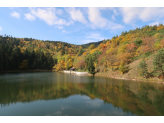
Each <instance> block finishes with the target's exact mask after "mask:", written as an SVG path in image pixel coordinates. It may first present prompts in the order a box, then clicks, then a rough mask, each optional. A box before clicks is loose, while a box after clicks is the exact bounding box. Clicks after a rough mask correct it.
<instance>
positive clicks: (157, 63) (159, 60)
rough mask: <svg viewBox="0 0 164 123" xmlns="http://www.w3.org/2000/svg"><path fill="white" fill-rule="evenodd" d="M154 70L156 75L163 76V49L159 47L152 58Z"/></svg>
mask: <svg viewBox="0 0 164 123" xmlns="http://www.w3.org/2000/svg"><path fill="white" fill-rule="evenodd" d="M153 65H154V70H155V71H156V72H158V73H157V74H158V75H162V76H164V50H163V49H161V50H159V51H158V52H157V54H156V55H155V57H154V59H153Z"/></svg>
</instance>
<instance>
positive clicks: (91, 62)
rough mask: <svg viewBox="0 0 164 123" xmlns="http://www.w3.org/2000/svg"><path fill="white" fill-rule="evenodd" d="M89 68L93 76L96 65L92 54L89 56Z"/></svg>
mask: <svg viewBox="0 0 164 123" xmlns="http://www.w3.org/2000/svg"><path fill="white" fill-rule="evenodd" d="M87 69H88V72H89V73H90V74H92V75H93V76H94V75H95V67H94V65H93V60H92V57H91V55H90V57H89V61H88V67H87Z"/></svg>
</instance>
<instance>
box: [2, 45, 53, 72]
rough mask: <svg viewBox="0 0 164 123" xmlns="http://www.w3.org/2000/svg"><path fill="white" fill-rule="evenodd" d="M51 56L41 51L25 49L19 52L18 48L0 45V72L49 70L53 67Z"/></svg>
mask: <svg viewBox="0 0 164 123" xmlns="http://www.w3.org/2000/svg"><path fill="white" fill-rule="evenodd" d="M54 64H55V63H54V60H53V58H52V56H51V55H50V54H49V53H47V54H44V53H43V52H42V51H37V52H35V51H34V50H31V51H30V50H28V49H26V50H25V52H21V50H20V48H19V47H18V46H14V47H13V46H12V44H11V45H10V44H8V43H6V44H5V43H2V44H0V71H5V70H16V69H21V70H23V69H51V68H52V67H53V65H54Z"/></svg>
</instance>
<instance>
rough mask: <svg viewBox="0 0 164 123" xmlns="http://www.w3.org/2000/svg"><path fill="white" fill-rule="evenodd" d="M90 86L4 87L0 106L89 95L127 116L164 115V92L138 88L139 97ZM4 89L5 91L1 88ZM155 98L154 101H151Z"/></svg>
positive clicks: (126, 90) (123, 89) (125, 88)
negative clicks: (109, 104)
mask: <svg viewBox="0 0 164 123" xmlns="http://www.w3.org/2000/svg"><path fill="white" fill-rule="evenodd" d="M90 79H91V80H90V81H89V82H88V83H71V82H64V83H62V82H61V83H55V84H54V83H31V84H28V85H25V83H17V84H13V83H7V84H6V83H1V87H0V103H1V105H2V106H3V105H6V104H10V103H16V102H23V103H24V102H31V101H36V100H52V99H59V98H67V97H69V96H71V95H75V94H80V95H87V96H89V97H90V98H91V99H94V98H99V99H101V100H103V101H104V103H111V104H112V105H113V106H114V107H117V108H119V107H120V108H122V109H123V111H124V112H127V113H128V112H129V111H130V112H131V113H132V114H137V115H164V88H162V87H161V88H155V87H153V86H150V85H143V84H141V85H140V86H139V89H136V90H138V92H137V93H134V92H132V91H131V88H130V86H129V85H128V84H124V83H117V84H116V83H114V82H113V83H108V82H102V83H100V82H94V81H92V77H91V78H90ZM2 87H3V88H2ZM151 98H152V99H151Z"/></svg>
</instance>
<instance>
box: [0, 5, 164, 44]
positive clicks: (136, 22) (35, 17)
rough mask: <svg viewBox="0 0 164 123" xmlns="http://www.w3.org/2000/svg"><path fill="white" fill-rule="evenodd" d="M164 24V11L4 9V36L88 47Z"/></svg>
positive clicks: (0, 10)
mask: <svg viewBox="0 0 164 123" xmlns="http://www.w3.org/2000/svg"><path fill="white" fill-rule="evenodd" d="M159 23H162V24H164V7H162V8H161V7H0V35H4V34H6V35H12V36H13V37H18V38H25V37H27V38H34V39H38V40H50V41H63V42H68V43H71V44H78V45H79V44H86V43H89V42H97V41H101V40H104V39H111V38H112V37H113V36H116V35H118V36H119V35H120V34H121V32H122V31H129V30H131V29H135V28H139V27H140V28H142V27H143V26H145V25H151V26H153V25H158V24H159Z"/></svg>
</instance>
